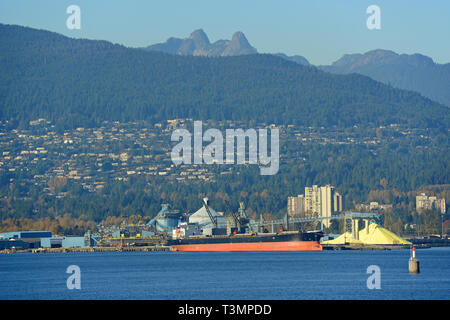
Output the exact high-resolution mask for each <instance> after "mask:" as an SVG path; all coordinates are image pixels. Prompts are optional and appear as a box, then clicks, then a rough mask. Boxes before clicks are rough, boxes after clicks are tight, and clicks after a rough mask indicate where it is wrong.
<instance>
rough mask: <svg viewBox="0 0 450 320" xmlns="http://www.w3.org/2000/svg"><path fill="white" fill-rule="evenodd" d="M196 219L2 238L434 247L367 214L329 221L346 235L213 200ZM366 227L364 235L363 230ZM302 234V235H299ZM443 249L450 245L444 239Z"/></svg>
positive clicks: (262, 246)
mask: <svg viewBox="0 0 450 320" xmlns="http://www.w3.org/2000/svg"><path fill="white" fill-rule="evenodd" d="M202 202H203V203H202V204H203V205H202V207H201V208H200V209H199V210H197V211H196V212H195V213H193V214H189V215H188V214H185V213H181V212H180V211H178V210H171V209H170V207H169V205H168V204H163V205H162V209H161V210H160V212H159V213H158V214H157V215H156V216H155V217H154V218H153V219H151V220H150V221H149V222H148V223H147V224H145V225H122V226H120V227H117V228H103V229H100V231H99V232H96V233H92V232H90V231H88V232H87V233H86V234H85V235H84V236H78V237H75V236H58V235H52V233H51V232H48V231H16V232H6V233H1V234H0V250H1V251H0V252H2V253H12V252H72V251H75V252H105V251H322V250H351V249H356V250H362V249H367V250H392V249H405V248H411V247H412V246H413V245H414V246H416V247H418V248H423V247H429V246H430V245H429V243H428V244H427V243H426V242H424V241H422V242H421V243H419V242H418V241H417V240H413V239H412V240H411V241H408V240H405V239H403V238H401V237H399V236H398V235H396V234H394V233H393V232H391V231H389V230H387V229H385V228H383V227H382V226H380V225H379V224H378V223H377V222H378V216H377V215H376V214H375V213H367V212H343V213H341V214H339V215H334V216H331V217H327V219H336V220H343V221H344V225H345V226H346V228H345V232H344V233H343V234H341V235H328V234H325V233H324V232H323V228H322V229H319V230H308V231H306V230H304V229H303V228H302V224H304V223H308V222H322V221H323V220H324V219H325V218H324V217H300V218H290V217H289V215H286V216H285V217H284V218H283V219H278V220H270V221H264V220H262V219H259V220H257V221H256V220H253V219H250V218H249V216H248V215H247V212H246V209H245V205H244V203H242V202H240V203H239V209H238V212H234V211H233V210H231V214H229V215H224V214H221V213H218V212H217V211H216V210H214V209H213V208H211V207H210V205H209V200H208V198H204V199H203V201H202ZM361 224H363V226H364V227H363V228H362V229H361V230H360V229H359V226H360V225H361ZM300 230H301V231H300ZM441 240H443V241H441V242H442V243H440V245H443V246H445V245H448V239H441ZM444 240H445V241H444Z"/></svg>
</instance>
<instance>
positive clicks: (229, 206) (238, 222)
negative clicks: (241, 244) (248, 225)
mask: <svg viewBox="0 0 450 320" xmlns="http://www.w3.org/2000/svg"><path fill="white" fill-rule="evenodd" d="M224 202H225V204H226V205H227V208H228V210H230V212H231V215H232V216H233V219H234V222H235V223H236V228H238V232H239V231H240V230H241V226H242V221H241V219H240V217H239V215H238V214H237V213H236V212H234V210H233V208H231V205H230V203H229V202H228V200H224Z"/></svg>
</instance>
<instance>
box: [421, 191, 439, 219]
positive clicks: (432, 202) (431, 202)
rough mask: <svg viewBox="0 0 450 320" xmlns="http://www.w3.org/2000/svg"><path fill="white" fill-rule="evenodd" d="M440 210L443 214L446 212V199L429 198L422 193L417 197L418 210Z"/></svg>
mask: <svg viewBox="0 0 450 320" xmlns="http://www.w3.org/2000/svg"><path fill="white" fill-rule="evenodd" d="M433 207H434V208H436V209H438V210H439V211H440V212H441V213H442V214H445V212H446V206H445V199H444V198H442V199H437V198H436V197H428V196H427V195H426V194H425V193H421V194H420V195H418V196H416V209H417V210H418V211H420V210H432V209H433Z"/></svg>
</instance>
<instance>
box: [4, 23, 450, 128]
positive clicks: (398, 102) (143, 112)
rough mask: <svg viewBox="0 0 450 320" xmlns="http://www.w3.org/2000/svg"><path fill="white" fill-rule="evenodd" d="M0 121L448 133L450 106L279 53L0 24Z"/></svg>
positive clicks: (365, 78) (363, 77)
mask: <svg viewBox="0 0 450 320" xmlns="http://www.w3.org/2000/svg"><path fill="white" fill-rule="evenodd" d="M0 69H1V72H0V107H1V108H0V118H1V119H14V120H15V121H17V122H18V123H19V124H20V123H26V122H27V121H29V120H32V119H36V118H40V117H44V118H47V119H50V120H53V121H57V122H58V123H61V124H64V126H69V127H70V126H78V125H85V126H89V125H95V124H98V123H100V122H101V121H103V120H105V119H106V120H119V121H130V120H136V119H140V120H142V119H143V120H149V121H152V122H155V121H160V120H164V119H171V118H183V117H189V118H194V119H217V120H223V119H229V120H245V121H250V120H254V121H256V122H270V123H284V124H288V123H292V124H297V125H313V126H332V125H338V126H353V125H355V124H358V125H366V124H374V125H379V124H391V123H404V124H409V125H411V126H417V127H441V128H446V127H448V123H449V116H448V108H447V107H445V106H442V105H439V104H437V103H435V102H432V101H431V100H428V99H426V98H423V97H422V96H420V95H419V94H417V93H414V92H408V91H403V90H397V89H394V88H392V87H390V86H388V85H384V84H381V83H379V82H376V81H373V80H371V79H370V78H368V77H365V76H361V75H355V74H352V75H332V74H328V73H326V72H323V71H320V70H319V69H317V68H314V67H307V66H301V65H298V64H296V63H293V62H289V61H285V60H284V59H281V58H278V57H275V56H273V55H246V56H237V57H223V58H204V57H192V56H175V55H169V54H164V53H158V52H145V51H143V50H139V49H130V48H126V47H123V46H121V45H115V44H111V43H109V42H105V41H92V40H75V39H70V38H67V37H64V36H62V35H58V34H55V33H51V32H47V31H41V30H35V29H30V28H25V27H19V26H11V25H0Z"/></svg>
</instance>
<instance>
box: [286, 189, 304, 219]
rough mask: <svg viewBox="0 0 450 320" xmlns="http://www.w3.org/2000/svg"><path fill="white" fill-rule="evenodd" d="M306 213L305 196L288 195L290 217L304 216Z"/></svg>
mask: <svg viewBox="0 0 450 320" xmlns="http://www.w3.org/2000/svg"><path fill="white" fill-rule="evenodd" d="M304 213H305V197H304V196H303V195H302V194H299V195H298V196H296V197H288V214H289V216H290V217H293V216H303V215H304Z"/></svg>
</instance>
